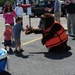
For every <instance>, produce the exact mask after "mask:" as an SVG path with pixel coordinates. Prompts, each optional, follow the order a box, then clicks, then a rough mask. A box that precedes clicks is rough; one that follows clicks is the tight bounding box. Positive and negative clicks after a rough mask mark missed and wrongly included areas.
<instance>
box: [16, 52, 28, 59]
mask: <svg viewBox="0 0 75 75" xmlns="http://www.w3.org/2000/svg"><path fill="white" fill-rule="evenodd" d="M15 55H16V56H17V57H22V58H28V57H29V55H23V54H22V53H16V54H15Z"/></svg>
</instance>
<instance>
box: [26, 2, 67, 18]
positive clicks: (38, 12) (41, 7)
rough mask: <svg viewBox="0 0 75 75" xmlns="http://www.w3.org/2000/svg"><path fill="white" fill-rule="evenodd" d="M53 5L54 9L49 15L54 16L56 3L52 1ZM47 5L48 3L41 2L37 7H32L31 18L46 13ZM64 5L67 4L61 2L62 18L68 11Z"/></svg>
mask: <svg viewBox="0 0 75 75" xmlns="http://www.w3.org/2000/svg"><path fill="white" fill-rule="evenodd" d="M51 3H52V5H53V9H52V10H51V12H49V13H51V14H54V1H51ZM45 4H46V1H40V2H39V3H38V4H37V5H36V6H34V7H32V15H31V17H35V16H37V17H39V16H41V15H42V14H44V13H46V11H45ZM64 4H65V3H64V1H61V16H65V15H66V11H65V9H64ZM25 11H26V10H25Z"/></svg>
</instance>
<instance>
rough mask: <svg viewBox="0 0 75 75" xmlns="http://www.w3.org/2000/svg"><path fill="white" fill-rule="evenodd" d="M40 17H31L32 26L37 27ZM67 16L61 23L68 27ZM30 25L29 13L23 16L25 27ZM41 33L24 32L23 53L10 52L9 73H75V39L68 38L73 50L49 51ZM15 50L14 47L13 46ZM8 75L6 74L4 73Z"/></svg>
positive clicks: (0, 32) (0, 22) (0, 37)
mask: <svg viewBox="0 0 75 75" xmlns="http://www.w3.org/2000/svg"><path fill="white" fill-rule="evenodd" d="M38 23H39V18H31V26H33V27H37V26H38ZM66 23H67V22H66V18H65V17H62V18H61V24H62V25H63V26H64V28H65V29H67V25H66ZM27 24H28V25H29V18H28V15H25V14H24V16H23V27H24V28H25V26H26V25H27ZM3 31H4V19H3V17H2V15H0V47H1V48H4V46H3V44H2V41H3ZM41 37H42V35H41V34H33V33H32V34H30V35H25V33H24V32H22V35H21V41H22V48H23V49H24V52H23V53H19V54H14V53H8V57H9V71H7V72H9V74H8V75H75V41H74V40H72V37H69V39H68V45H70V46H71V50H70V51H68V52H65V53H48V49H47V48H46V47H45V46H43V45H42V44H41ZM13 51H14V48H13ZM4 75H6V74H4Z"/></svg>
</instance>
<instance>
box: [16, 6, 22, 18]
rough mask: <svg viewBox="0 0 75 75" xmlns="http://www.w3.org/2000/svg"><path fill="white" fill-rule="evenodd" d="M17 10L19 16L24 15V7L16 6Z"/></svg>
mask: <svg viewBox="0 0 75 75" xmlns="http://www.w3.org/2000/svg"><path fill="white" fill-rule="evenodd" d="M15 12H16V14H17V16H19V17H23V8H22V7H20V6H17V7H15Z"/></svg>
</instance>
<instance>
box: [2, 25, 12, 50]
mask: <svg viewBox="0 0 75 75" xmlns="http://www.w3.org/2000/svg"><path fill="white" fill-rule="evenodd" d="M10 28H11V26H10V24H6V25H5V31H4V34H3V35H4V46H5V50H7V46H8V47H9V51H12V49H11V39H12V37H13V33H12V30H11V29H10Z"/></svg>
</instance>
